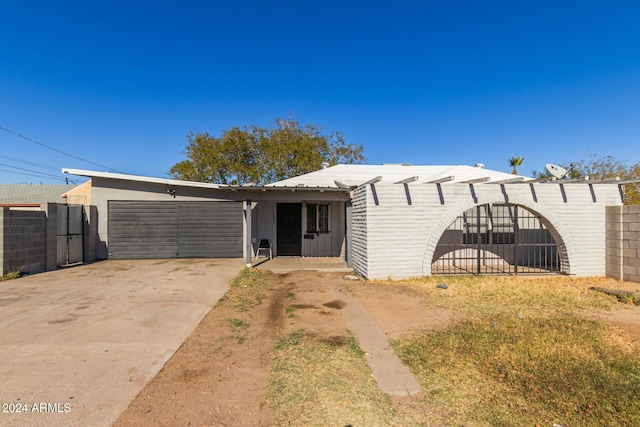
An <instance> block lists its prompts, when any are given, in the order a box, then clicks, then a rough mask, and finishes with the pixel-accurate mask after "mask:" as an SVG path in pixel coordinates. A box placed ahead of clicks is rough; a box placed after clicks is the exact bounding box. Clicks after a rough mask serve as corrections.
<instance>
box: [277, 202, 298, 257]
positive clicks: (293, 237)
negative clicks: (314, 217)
mask: <svg viewBox="0 0 640 427" xmlns="http://www.w3.org/2000/svg"><path fill="white" fill-rule="evenodd" d="M277 216H278V224H277V226H278V245H277V249H278V256H301V255H302V204H301V203H278V213H277Z"/></svg>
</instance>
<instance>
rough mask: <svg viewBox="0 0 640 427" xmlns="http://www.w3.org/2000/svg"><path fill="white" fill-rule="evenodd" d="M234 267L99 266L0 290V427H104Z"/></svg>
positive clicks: (212, 262)
mask: <svg viewBox="0 0 640 427" xmlns="http://www.w3.org/2000/svg"><path fill="white" fill-rule="evenodd" d="M243 265H244V263H243V260H241V259H230V260H229V259H226V260H217V259H198V260H189V259H180V260H137V261H102V262H98V263H95V264H91V265H85V266H79V267H73V268H68V269H64V270H57V271H53V272H49V273H42V274H37V275H33V276H30V277H24V278H21V279H17V280H11V281H6V282H0V308H1V309H0V360H1V361H2V363H1V364H0V403H1V404H3V408H0V425H1V426H110V425H111V424H113V422H114V421H115V420H116V418H117V417H118V416H119V415H120V413H122V411H124V410H125V409H126V408H127V407H128V405H129V403H130V402H131V401H132V400H133V399H134V398H135V397H136V396H137V395H138V393H140V391H141V390H142V389H143V388H144V387H145V385H146V384H147V383H148V382H149V381H150V380H151V379H152V378H153V377H154V376H155V375H156V374H157V373H158V372H159V371H160V369H161V368H162V367H163V366H164V364H165V362H166V361H167V360H168V359H169V358H170V357H171V356H172V355H173V353H174V352H175V351H176V350H177V349H178V348H179V347H180V345H182V343H183V342H184V340H185V339H186V338H187V337H188V336H189V334H190V333H191V332H192V331H193V329H194V328H195V327H196V326H197V325H198V324H199V323H200V321H201V320H202V318H203V317H204V316H205V315H206V314H207V313H208V312H209V310H210V309H211V307H212V306H213V305H214V304H215V303H216V301H217V300H218V299H219V298H220V297H221V296H222V295H223V294H224V293H225V292H226V290H227V288H228V285H229V283H230V282H231V280H232V278H233V277H234V276H235V275H237V273H238V272H239V271H240V270H241V269H242V267H243ZM4 405H6V406H4ZM2 409H6V411H8V412H4V411H2Z"/></svg>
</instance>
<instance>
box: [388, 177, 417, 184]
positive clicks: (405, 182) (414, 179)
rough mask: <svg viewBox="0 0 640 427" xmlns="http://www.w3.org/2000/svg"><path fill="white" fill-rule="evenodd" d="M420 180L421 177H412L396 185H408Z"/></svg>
mask: <svg viewBox="0 0 640 427" xmlns="http://www.w3.org/2000/svg"><path fill="white" fill-rule="evenodd" d="M418 179H420V177H418V176H410V177H409V178H405V179H403V180H400V181H398V182H394V184H408V183H410V182H414V181H417V180H418Z"/></svg>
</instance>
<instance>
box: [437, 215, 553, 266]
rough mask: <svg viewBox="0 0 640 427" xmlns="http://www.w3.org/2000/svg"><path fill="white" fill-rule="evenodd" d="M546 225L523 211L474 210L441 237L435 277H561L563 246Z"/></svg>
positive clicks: (454, 222) (537, 217) (458, 218)
mask: <svg viewBox="0 0 640 427" xmlns="http://www.w3.org/2000/svg"><path fill="white" fill-rule="evenodd" d="M545 224H548V221H546V219H545V218H543V217H541V216H540V215H538V214H536V213H534V212H532V211H529V210H528V209H526V208H524V207H522V206H518V205H514V204H505V203H493V204H486V205H479V206H474V207H472V208H470V209H468V210H466V211H465V212H463V213H462V215H460V216H458V217H457V218H456V219H455V220H454V221H453V222H452V223H451V225H449V227H448V228H447V229H446V230H445V231H444V233H442V236H440V240H439V241H438V244H437V246H436V249H435V251H434V253H433V259H432V265H431V273H432V274H532V273H535V274H540V273H561V272H562V262H561V260H560V253H559V251H558V245H557V244H556V240H555V239H554V237H553V235H552V232H551V231H550V230H549V229H548V228H547V226H546V225H545Z"/></svg>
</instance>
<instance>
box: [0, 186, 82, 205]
mask: <svg viewBox="0 0 640 427" xmlns="http://www.w3.org/2000/svg"><path fill="white" fill-rule="evenodd" d="M74 187H75V185H65V184H0V203H1V204H39V203H67V201H66V200H65V199H63V198H62V195H63V194H64V193H66V192H67V191H69V190H71V189H72V188H74Z"/></svg>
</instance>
